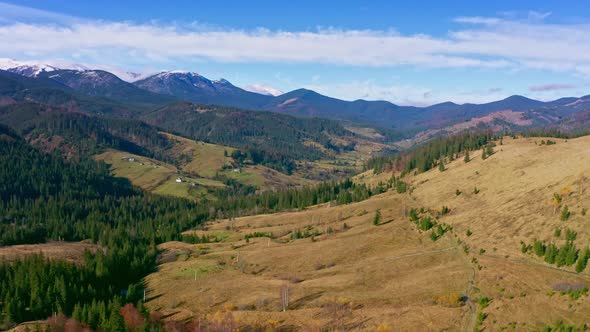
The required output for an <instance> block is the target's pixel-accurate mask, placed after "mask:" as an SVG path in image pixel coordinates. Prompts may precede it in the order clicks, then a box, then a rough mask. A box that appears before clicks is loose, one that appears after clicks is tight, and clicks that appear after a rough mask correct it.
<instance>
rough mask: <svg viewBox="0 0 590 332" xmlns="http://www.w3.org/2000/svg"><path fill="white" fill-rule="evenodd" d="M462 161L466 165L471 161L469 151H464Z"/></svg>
mask: <svg viewBox="0 0 590 332" xmlns="http://www.w3.org/2000/svg"><path fill="white" fill-rule="evenodd" d="M463 161H464V162H466V163H468V162H470V161H471V159H469V150H467V151H465V158H463Z"/></svg>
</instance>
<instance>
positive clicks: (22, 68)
mask: <svg viewBox="0 0 590 332" xmlns="http://www.w3.org/2000/svg"><path fill="white" fill-rule="evenodd" d="M0 69H2V70H6V71H10V72H13V73H15V74H19V75H23V76H28V77H36V76H38V75H39V74H41V73H43V72H51V71H54V70H58V69H59V68H57V67H54V66H52V65H48V64H44V63H38V62H33V61H15V60H13V59H8V58H0Z"/></svg>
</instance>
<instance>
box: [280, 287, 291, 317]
mask: <svg viewBox="0 0 590 332" xmlns="http://www.w3.org/2000/svg"><path fill="white" fill-rule="evenodd" d="M281 306H282V307H283V311H287V308H288V307H289V284H288V283H286V282H285V283H284V284H283V286H281Z"/></svg>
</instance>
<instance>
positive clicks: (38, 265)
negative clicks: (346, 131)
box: [0, 126, 372, 331]
mask: <svg viewBox="0 0 590 332" xmlns="http://www.w3.org/2000/svg"><path fill="white" fill-rule="evenodd" d="M0 141H1V143H2V144H0V216H2V217H1V220H0V234H1V235H0V245H14V244H21V243H42V242H45V241H48V240H54V241H80V240H91V241H92V242H95V243H97V244H98V245H100V247H101V248H102V250H99V251H97V252H96V253H95V254H91V253H90V252H87V253H86V254H85V256H84V261H83V263H82V264H81V265H73V264H71V263H66V262H62V261H49V260H46V259H44V258H43V257H40V256H33V257H28V258H24V259H23V260H18V261H14V262H7V263H2V264H0V283H1V286H2V287H0V308H1V310H2V313H3V315H4V318H5V319H4V321H5V323H4V324H10V323H11V322H17V323H18V322H22V321H26V320H33V319H42V318H46V317H48V316H49V315H51V314H52V313H54V312H62V313H64V314H66V315H68V316H72V315H73V316H74V317H75V318H76V319H78V320H80V321H82V322H84V323H85V324H88V326H89V327H91V328H96V327H102V328H103V329H105V330H109V331H117V330H119V329H120V328H122V327H121V326H122V321H121V316H120V310H119V309H120V307H121V305H123V304H124V303H127V302H131V303H135V302H136V301H138V300H140V298H141V295H142V294H143V287H142V286H141V278H142V277H144V276H145V275H147V273H150V272H152V271H154V270H155V268H156V255H157V253H158V251H157V249H156V245H157V244H158V243H162V242H165V241H171V240H175V239H182V236H181V232H182V231H184V230H186V229H188V228H190V227H194V226H196V225H198V224H199V223H200V222H202V221H204V220H207V219H209V218H213V217H217V216H224V215H233V216H237V215H242V214H250V213H260V212H265V211H266V212H269V211H280V210H282V209H289V208H302V207H305V206H309V205H313V204H317V203H323V202H328V201H332V200H334V201H338V202H340V203H348V202H352V201H355V200H361V199H365V198H367V197H369V196H370V195H371V194H372V192H371V190H369V189H368V188H367V187H366V186H364V185H361V186H358V185H355V184H353V183H352V182H350V181H349V182H342V183H332V184H326V185H324V186H320V187H317V188H307V189H302V190H289V191H279V192H274V193H270V192H269V193H265V194H262V195H258V194H254V193H250V194H246V195H244V194H242V196H238V193H236V192H233V191H227V192H226V193H225V194H224V195H220V197H222V198H223V200H220V201H217V202H210V203H209V204H195V203H192V202H190V201H188V200H185V199H175V198H166V197H162V196H155V195H150V194H146V193H144V192H143V191H141V190H139V189H138V188H135V187H132V186H131V185H130V183H129V182H128V181H127V180H125V179H121V178H113V177H112V176H110V174H109V170H108V168H107V167H106V165H104V164H102V163H96V162H94V161H91V160H87V159H85V158H82V159H81V160H80V161H76V162H72V161H70V162H68V161H65V160H63V159H62V158H61V157H60V156H58V155H56V154H53V155H52V154H44V153H41V152H40V151H38V150H36V149H35V148H32V147H31V146H29V145H28V144H27V143H26V142H25V141H24V140H22V139H21V138H20V137H19V136H18V135H17V134H16V133H15V132H13V131H12V130H10V129H8V128H6V127H3V126H2V127H0ZM25 275H26V276H27V277H24V276H25ZM117 324H118V325H117Z"/></svg>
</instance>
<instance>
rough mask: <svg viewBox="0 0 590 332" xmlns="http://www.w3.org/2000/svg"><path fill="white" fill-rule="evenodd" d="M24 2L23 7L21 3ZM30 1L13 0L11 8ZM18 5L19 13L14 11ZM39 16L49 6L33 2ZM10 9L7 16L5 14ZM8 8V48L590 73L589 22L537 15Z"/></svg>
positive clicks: (0, 30)
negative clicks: (301, 19)
mask: <svg viewBox="0 0 590 332" xmlns="http://www.w3.org/2000/svg"><path fill="white" fill-rule="evenodd" d="M15 7H16V9H15ZM19 9H20V10H21V11H22V12H26V11H27V10H29V9H27V8H24V7H18V6H11V11H10V13H11V15H12V16H17V17H18V16H19V15H20V16H24V15H25V14H24V13H22V12H19ZM15 13H16V14H15ZM34 14H35V16H36V17H42V16H43V15H42V12H40V11H38V10H34ZM3 15H4V16H3ZM6 15H7V14H5V13H4V14H0V22H3V24H1V25H0V52H1V53H2V55H3V56H12V57H18V56H21V57H22V55H23V54H24V55H27V56H29V57H33V56H38V57H43V58H49V57H60V58H64V57H67V58H71V59H76V58H84V59H91V60H92V59H95V60H97V61H98V60H99V59H115V60H116V59H119V60H121V59H125V58H129V57H133V58H134V59H135V60H136V61H138V62H140V63H144V64H148V63H154V62H166V61H175V60H178V59H187V58H189V59H192V60H194V59H205V60H214V61H219V62H278V63H282V62H285V63H326V64H337V65H352V66H403V65H407V66H418V67H428V68H448V67H452V68H455V67H467V68H474V67H475V68H509V69H517V70H518V69H524V68H528V69H530V68H533V69H543V70H552V71H570V72H574V73H577V74H581V75H585V76H588V75H590V34H589V33H588V31H590V25H587V24H560V25H557V24H549V23H545V22H544V21H543V19H544V18H545V17H546V16H547V14H539V13H537V14H536V15H532V14H531V15H529V17H532V18H533V19H526V20H516V19H511V20H509V19H502V18H496V17H461V18H456V19H455V23H456V24H457V26H458V29H457V30H455V31H451V32H449V33H448V34H447V35H445V36H442V37H433V36H429V35H423V34H415V35H403V34H399V33H397V32H395V31H376V30H339V29H318V30H314V31H299V32H287V31H270V30H265V29H257V30H253V31H244V30H231V29H230V30H226V29H221V28H217V29H212V28H210V27H209V28H207V27H203V26H199V25H198V24H192V25H188V26H186V25H185V26H180V25H159V24H157V23H150V24H135V23H132V22H106V21H89V20H85V21H84V20H80V19H71V18H68V17H65V18H63V19H61V20H59V17H60V16H59V15H58V14H54V13H48V14H47V15H48V18H51V19H54V20H55V21H56V23H46V22H43V20H37V21H40V22H22V21H20V20H16V21H11V19H10V17H6Z"/></svg>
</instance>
